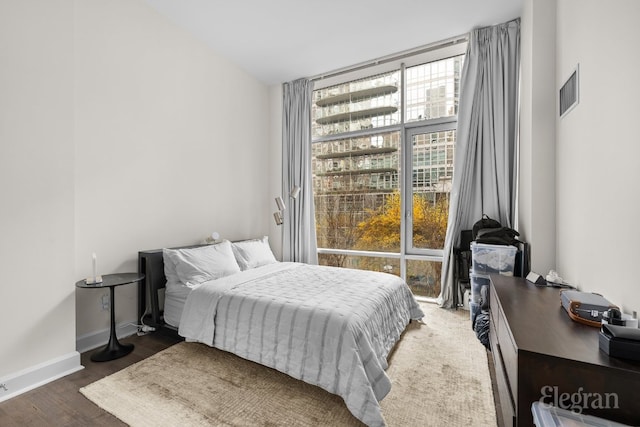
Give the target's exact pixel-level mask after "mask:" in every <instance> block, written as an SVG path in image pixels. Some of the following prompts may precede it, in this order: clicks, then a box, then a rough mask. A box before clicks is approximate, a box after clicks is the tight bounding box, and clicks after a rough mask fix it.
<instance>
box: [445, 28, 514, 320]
mask: <svg viewBox="0 0 640 427" xmlns="http://www.w3.org/2000/svg"><path fill="white" fill-rule="evenodd" d="M519 69H520V19H516V20H513V21H510V22H507V23H504V24H500V25H495V26H491V27H485V28H479V29H474V30H473V31H472V32H471V33H470V37H469V44H468V47H467V54H466V58H465V62H464V66H463V69H462V75H461V78H460V104H459V109H458V129H457V143H456V144H457V145H456V157H455V160H454V175H453V187H452V191H451V195H450V197H451V198H450V204H449V221H448V225H447V234H446V238H445V246H444V259H443V262H442V278H441V280H442V282H441V293H440V296H439V298H438V302H439V304H440V305H441V306H442V307H446V308H452V307H453V301H454V297H453V295H454V294H453V293H454V291H455V286H454V284H455V274H454V272H455V257H454V255H453V249H454V247H455V245H456V244H458V243H459V238H460V232H461V231H462V230H468V229H470V228H471V227H472V226H473V223H475V222H476V221H477V220H479V219H480V218H481V217H482V215H483V214H487V215H489V216H490V217H491V218H494V219H497V220H498V221H500V223H501V224H503V225H504V226H507V227H512V226H513V224H514V221H515V218H514V216H515V208H516V202H517V200H516V194H517V191H516V186H517V164H518V163H517V158H516V157H517V142H518V112H519V100H518V90H519Z"/></svg>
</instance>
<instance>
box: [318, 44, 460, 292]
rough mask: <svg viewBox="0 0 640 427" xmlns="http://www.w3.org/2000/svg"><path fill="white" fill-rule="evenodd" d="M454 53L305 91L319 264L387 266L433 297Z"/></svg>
mask: <svg viewBox="0 0 640 427" xmlns="http://www.w3.org/2000/svg"><path fill="white" fill-rule="evenodd" d="M458 50H459V51H460V48H458ZM462 52H463V50H462ZM446 54H447V53H444V54H443V55H446ZM430 55H431V57H434V54H433V53H432V54H430ZM435 56H436V58H437V53H436V54H435ZM463 61H464V54H460V53H458V54H456V55H450V54H449V55H448V56H442V57H440V58H437V59H433V60H430V61H428V62H424V63H418V64H415V65H410V66H408V65H405V64H402V65H400V66H398V67H397V68H395V69H391V70H387V71H385V72H381V73H372V74H370V75H365V76H363V77H360V78H357V79H353V80H349V81H344V82H341V83H337V84H332V85H330V86H326V87H321V88H319V89H317V90H315V91H314V94H313V106H312V139H313V145H312V169H313V190H314V202H315V212H316V229H317V238H318V258H319V261H320V264H324V265H332V266H338V267H350V268H359V269H368V270H375V271H383V272H387V273H390V274H396V275H398V276H401V277H402V278H404V279H405V280H406V281H407V283H408V284H409V286H410V287H411V289H412V291H413V292H414V294H415V295H416V296H419V297H425V298H435V297H437V296H438V294H439V293H440V270H441V263H442V249H443V246H444V238H445V233H446V229H447V217H448V212H449V193H450V192H451V184H452V177H453V157H454V154H455V139H456V132H455V129H456V124H457V122H456V120H457V113H458V98H459V87H460V72H461V70H462V64H463ZM360 74H362V72H360ZM365 74H366V71H365ZM316 87H318V85H316ZM403 212H405V215H403V214H402V213H403Z"/></svg>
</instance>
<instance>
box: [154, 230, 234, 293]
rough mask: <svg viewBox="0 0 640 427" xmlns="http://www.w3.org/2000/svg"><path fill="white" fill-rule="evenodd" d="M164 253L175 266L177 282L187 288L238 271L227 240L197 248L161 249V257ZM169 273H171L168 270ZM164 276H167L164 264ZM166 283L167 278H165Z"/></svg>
mask: <svg viewBox="0 0 640 427" xmlns="http://www.w3.org/2000/svg"><path fill="white" fill-rule="evenodd" d="M165 251H166V252H165ZM165 253H166V254H167V255H168V258H170V260H171V261H173V264H174V265H175V270H176V275H177V277H178V280H179V281H180V282H182V283H184V284H185V285H187V286H194V285H197V284H200V283H202V282H206V281H207V280H213V279H219V278H220V277H224V276H229V275H231V274H234V273H238V272H239V271H240V267H239V266H238V263H237V262H236V259H235V257H234V255H233V250H232V249H231V242H229V241H228V240H224V241H222V242H220V243H218V244H215V245H207V246H201V247H197V248H188V249H163V255H164V254H165ZM169 273H171V271H170V269H169ZM165 276H167V263H166V262H165ZM168 283H169V276H167V284H168Z"/></svg>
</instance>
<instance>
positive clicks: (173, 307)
mask: <svg viewBox="0 0 640 427" xmlns="http://www.w3.org/2000/svg"><path fill="white" fill-rule="evenodd" d="M191 289H192V288H190V287H189V286H187V285H183V284H180V285H179V286H173V287H171V288H166V289H165V293H164V322H165V323H167V324H168V325H171V326H173V327H175V328H177V327H178V326H180V317H182V310H183V309H184V304H185V303H186V302H187V296H189V293H191Z"/></svg>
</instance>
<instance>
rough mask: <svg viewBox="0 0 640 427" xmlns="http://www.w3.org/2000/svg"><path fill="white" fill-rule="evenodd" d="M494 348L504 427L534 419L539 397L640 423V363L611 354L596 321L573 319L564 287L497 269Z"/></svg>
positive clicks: (493, 281)
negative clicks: (602, 343)
mask: <svg viewBox="0 0 640 427" xmlns="http://www.w3.org/2000/svg"><path fill="white" fill-rule="evenodd" d="M490 292H491V293H490V300H489V302H490V310H491V322H490V341H491V355H492V359H493V363H494V366H495V372H496V384H497V387H498V395H499V399H500V402H499V404H500V405H499V406H500V408H501V410H502V416H503V420H504V424H505V426H512V425H513V426H527V427H530V426H533V425H534V424H533V415H532V413H531V404H532V403H533V402H536V401H540V399H541V398H542V399H543V401H544V402H545V403H549V404H553V405H554V406H558V407H561V408H564V409H573V410H578V411H581V412H582V413H583V414H587V415H593V416H596V417H601V418H604V419H607V420H611V421H617V422H619V423H624V424H628V425H632V426H640V362H635V361H628V360H624V359H616V358H613V357H609V356H607V354H606V353H604V352H602V351H600V349H599V347H598V332H599V330H598V328H594V327H591V326H586V325H583V324H580V323H577V322H574V321H572V320H571V319H570V318H569V316H568V315H567V313H566V311H565V310H564V308H562V306H561V304H560V290H559V289H557V288H549V287H537V286H535V285H534V284H532V283H530V282H527V281H526V280H525V279H523V278H520V277H507V276H500V275H491V290H490Z"/></svg>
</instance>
